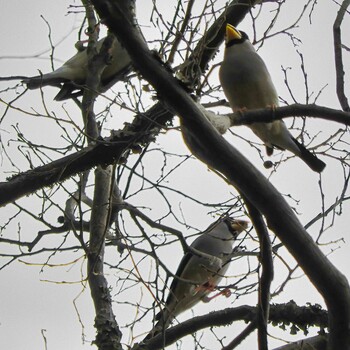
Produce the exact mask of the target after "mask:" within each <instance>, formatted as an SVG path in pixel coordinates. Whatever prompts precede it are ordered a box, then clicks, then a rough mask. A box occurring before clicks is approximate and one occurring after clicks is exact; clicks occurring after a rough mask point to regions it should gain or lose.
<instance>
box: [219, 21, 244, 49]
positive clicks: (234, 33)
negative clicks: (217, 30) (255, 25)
mask: <svg viewBox="0 0 350 350" xmlns="http://www.w3.org/2000/svg"><path fill="white" fill-rule="evenodd" d="M246 40H249V39H248V35H247V34H246V33H244V32H241V31H239V30H238V29H236V28H235V27H234V26H233V25H232V24H230V23H227V24H226V35H225V43H226V47H229V46H231V45H233V44H238V43H242V42H244V41H246Z"/></svg>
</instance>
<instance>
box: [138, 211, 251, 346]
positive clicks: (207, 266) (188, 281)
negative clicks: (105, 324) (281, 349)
mask: <svg viewBox="0 0 350 350" xmlns="http://www.w3.org/2000/svg"><path fill="white" fill-rule="evenodd" d="M247 228H248V222H247V221H245V220H238V219H233V218H231V217H229V216H225V217H221V218H220V219H219V220H218V221H216V222H214V223H213V224H211V225H210V226H209V227H208V228H207V230H205V231H204V232H202V233H201V234H200V235H199V236H198V237H197V238H196V239H195V240H194V241H193V243H192V244H191V245H190V247H191V248H193V250H195V252H194V251H192V250H189V251H188V252H187V253H186V254H185V255H184V256H183V258H182V260H181V262H180V264H179V266H178V269H177V271H176V274H175V276H176V277H174V278H173V280H172V283H171V285H170V288H169V294H168V296H167V299H166V302H165V306H164V308H163V309H162V310H161V312H159V313H158V314H157V315H156V317H155V320H156V321H158V322H157V323H156V324H155V326H154V327H153V329H152V331H151V332H150V333H149V334H148V336H147V337H146V338H145V339H146V340H147V339H149V338H151V337H154V336H155V335H157V334H159V333H160V332H162V331H163V330H165V329H166V328H167V327H168V326H169V325H170V324H171V322H172V321H173V320H174V318H175V317H176V316H178V315H179V314H181V313H182V312H184V311H186V310H188V309H190V308H192V307H193V306H194V305H196V304H197V303H198V302H199V301H201V300H202V301H204V302H208V301H210V300H211V299H212V298H209V297H208V294H209V293H210V292H212V291H213V290H214V289H215V288H216V287H217V285H218V284H219V282H220V281H221V279H222V278H223V277H224V275H225V273H226V271H227V269H228V267H229V263H230V259H231V257H232V256H231V254H232V246H233V243H234V241H235V239H236V238H237V236H238V234H240V233H241V232H242V231H244V230H246V229H247Z"/></svg>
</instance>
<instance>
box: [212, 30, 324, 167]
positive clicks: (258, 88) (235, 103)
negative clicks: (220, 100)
mask: <svg viewBox="0 0 350 350" xmlns="http://www.w3.org/2000/svg"><path fill="white" fill-rule="evenodd" d="M225 41H226V48H225V53H224V60H223V62H222V64H221V67H220V72H219V78H220V82H221V86H222V88H223V90H224V93H225V95H226V98H227V99H228V101H229V103H230V106H231V108H232V109H233V111H239V110H242V109H258V108H266V107H268V106H270V107H272V108H273V107H274V106H278V95H277V92H276V89H275V87H274V85H273V82H272V80H271V76H270V74H269V71H268V70H267V68H266V65H265V63H264V61H263V60H262V58H261V57H260V56H259V55H258V53H257V52H256V51H255V49H254V46H253V45H252V44H251V42H250V41H249V39H248V36H247V34H246V33H244V32H240V31H238V30H237V29H236V28H235V27H233V26H232V25H231V24H227V25H226V39H225ZM249 127H250V128H251V129H252V130H253V132H254V133H255V134H256V135H257V136H258V137H259V138H260V139H261V140H262V141H263V142H264V143H265V145H266V152H267V154H268V155H271V154H272V152H273V147H277V148H279V149H281V150H288V151H290V152H292V153H293V154H295V155H296V156H298V157H299V158H301V159H302V160H303V161H304V162H305V163H306V164H307V165H308V166H309V167H310V168H311V169H312V170H314V171H316V172H321V171H322V170H323V169H324V167H325V166H326V164H325V163H324V162H322V161H321V160H320V159H318V158H317V157H316V156H315V155H314V154H312V153H311V152H310V151H308V150H307V149H306V148H305V147H304V146H303V145H302V144H301V143H299V142H298V141H297V140H296V139H295V138H294V137H293V136H292V135H291V133H290V132H289V131H288V129H287V127H286V125H285V123H284V122H283V121H282V120H276V121H273V122H272V123H253V124H250V125H249Z"/></svg>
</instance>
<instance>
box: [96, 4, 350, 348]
mask: <svg viewBox="0 0 350 350" xmlns="http://www.w3.org/2000/svg"><path fill="white" fill-rule="evenodd" d="M93 3H94V5H95V8H96V10H97V11H98V13H99V14H100V16H101V18H103V19H104V21H105V23H106V24H107V26H108V27H109V29H110V30H111V31H112V32H113V33H114V34H115V35H117V37H118V39H120V41H121V42H122V43H123V45H124V46H125V48H126V49H127V51H128V52H129V55H130V56H131V58H132V60H133V63H134V65H135V67H136V68H137V69H138V70H139V71H140V72H141V74H142V75H143V76H144V78H145V79H146V80H148V81H149V82H150V83H151V84H152V85H153V86H154V87H155V88H156V90H157V91H158V92H160V93H161V96H162V99H163V100H164V102H165V103H166V104H167V105H169V106H171V107H172V108H173V109H174V110H175V111H176V112H177V114H178V115H179V116H181V122H182V130H183V135H184V138H185V141H186V142H187V144H188V146H189V148H190V150H191V151H192V153H193V154H194V155H196V156H197V158H199V159H200V160H202V161H203V162H205V163H206V164H208V165H209V166H210V167H212V168H214V169H216V170H218V171H219V172H221V173H223V174H224V175H225V176H226V177H227V178H228V179H229V181H230V183H231V184H232V185H233V186H235V187H236V188H237V189H238V190H239V191H240V192H241V193H243V194H244V195H245V196H246V197H247V198H248V200H249V201H251V202H252V203H253V204H254V205H255V206H256V207H257V209H258V210H259V211H260V212H261V213H262V214H263V215H264V216H265V218H266V220H267V223H268V225H269V227H270V228H271V229H272V230H273V231H274V232H275V234H276V235H277V236H278V237H279V239H280V240H281V241H282V243H283V244H284V245H285V246H286V248H287V249H288V250H289V252H290V253H291V254H292V255H293V256H294V258H295V259H296V261H297V262H298V263H299V265H300V266H301V267H302V269H303V270H304V272H305V273H306V275H307V276H308V277H309V279H310V281H311V282H312V283H313V284H314V285H315V287H316V288H317V289H318V291H319V292H320V294H321V295H322V296H323V298H324V300H325V302H326V304H327V307H328V310H329V326H330V341H329V342H330V349H332V350H335V349H340V348H341V349H344V350H346V349H350V328H349V325H350V288H349V284H348V281H347V279H346V278H345V276H344V275H343V274H341V273H340V272H339V271H338V270H337V269H336V267H335V266H334V265H332V264H331V263H330V261H329V260H328V259H327V258H326V257H325V256H324V254H323V253H322V252H321V250H320V249H319V247H318V246H317V245H316V244H315V243H314V241H313V240H312V238H311V237H310V235H309V234H308V233H307V232H306V231H305V229H304V227H303V226H302V224H301V223H300V222H299V220H298V218H297V217H296V215H295V213H294V212H293V210H292V209H291V208H290V206H289V205H288V203H287V202H286V201H285V199H284V198H283V197H282V196H281V194H280V193H279V192H278V191H277V190H276V188H275V187H274V186H273V185H272V184H271V183H270V182H269V181H268V180H267V179H266V178H265V177H264V176H263V175H262V174H261V173H260V172H259V171H257V170H256V169H255V167H254V166H253V165H252V164H251V163H250V162H249V161H248V160H247V159H246V158H245V157H243V156H242V155H241V154H240V153H239V152H238V151H237V150H236V149H235V148H234V147H232V146H231V145H230V144H229V143H228V142H227V141H225V139H224V138H223V137H222V136H221V135H220V134H219V133H218V132H217V131H216V130H215V129H214V128H213V127H212V125H211V124H210V123H209V121H208V120H207V119H206V118H205V117H204V115H203V114H202V113H201V112H200V110H199V109H198V107H197V106H196V104H195V103H194V102H193V101H192V99H191V98H190V96H188V94H187V93H186V92H185V91H184V90H183V89H182V87H181V86H180V85H179V84H178V83H177V81H176V80H175V78H174V77H172V76H171V75H170V73H169V72H168V71H167V70H166V69H165V68H164V67H162V66H161V65H160V63H159V61H157V60H156V59H155V58H154V56H153V55H152V53H151V52H150V51H149V50H148V48H147V45H146V44H145V42H144V41H143V40H142V38H140V35H139V32H138V30H137V29H136V28H135V26H134V24H133V23H134V21H133V18H132V17H130V16H128V13H129V9H128V3H129V2H128V1H118V2H114V1H107V0H94V1H93ZM305 250H307V253H306V252H305ZM315 267H317V268H315ZM330 286H337V288H330Z"/></svg>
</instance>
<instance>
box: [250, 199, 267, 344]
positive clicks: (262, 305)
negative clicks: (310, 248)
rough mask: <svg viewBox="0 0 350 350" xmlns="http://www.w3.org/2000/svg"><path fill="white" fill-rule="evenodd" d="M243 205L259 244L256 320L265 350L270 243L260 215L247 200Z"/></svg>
mask: <svg viewBox="0 0 350 350" xmlns="http://www.w3.org/2000/svg"><path fill="white" fill-rule="evenodd" d="M245 203H246V205H247V209H248V213H249V217H250V219H251V221H252V223H253V225H254V228H255V231H256V233H257V235H258V237H259V243H260V263H261V267H262V272H261V276H260V281H259V302H258V307H259V310H258V319H257V322H258V323H257V326H258V345H259V350H267V349H268V345H267V321H268V319H269V311H270V286H271V282H272V280H273V259H272V248H271V241H270V237H269V232H268V230H267V228H266V225H265V222H264V219H263V217H262V216H261V213H260V212H259V211H258V210H257V209H256V207H255V206H254V205H253V204H252V203H251V202H249V201H248V200H245Z"/></svg>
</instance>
